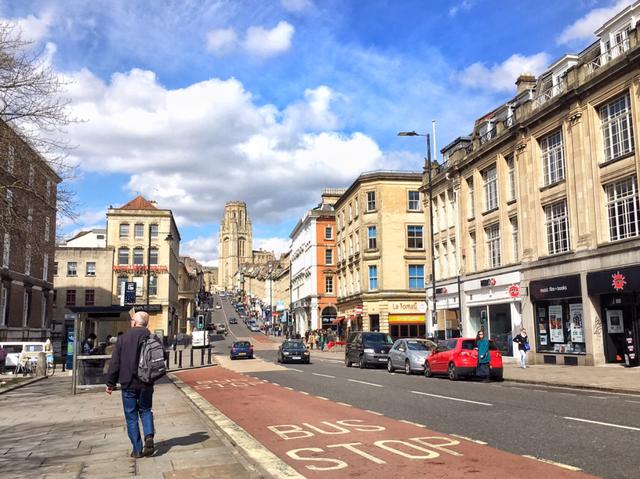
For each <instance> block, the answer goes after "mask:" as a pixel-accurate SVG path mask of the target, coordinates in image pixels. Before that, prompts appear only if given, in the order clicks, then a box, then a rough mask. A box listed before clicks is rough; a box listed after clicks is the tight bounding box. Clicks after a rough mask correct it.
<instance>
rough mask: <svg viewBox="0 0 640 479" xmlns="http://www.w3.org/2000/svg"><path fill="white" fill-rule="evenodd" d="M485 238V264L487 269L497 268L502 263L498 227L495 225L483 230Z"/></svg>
mask: <svg viewBox="0 0 640 479" xmlns="http://www.w3.org/2000/svg"><path fill="white" fill-rule="evenodd" d="M484 233H485V235H486V237H487V262H488V266H489V268H497V267H498V266H500V264H501V263H502V256H501V253H500V225H498V224H495V225H491V226H488V227H487V228H485V229H484Z"/></svg>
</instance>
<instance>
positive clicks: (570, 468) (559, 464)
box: [522, 454, 582, 471]
mask: <svg viewBox="0 0 640 479" xmlns="http://www.w3.org/2000/svg"><path fill="white" fill-rule="evenodd" d="M522 457H526V458H527V459H533V460H534V461H540V462H544V463H545V464H551V465H553V466H557V467H561V468H563V469H568V470H569V471H582V469H580V468H579V467H575V466H570V465H569V464H563V463H561V462H556V461H550V460H549V459H542V458H539V457H535V456H529V455H527V454H523V455H522Z"/></svg>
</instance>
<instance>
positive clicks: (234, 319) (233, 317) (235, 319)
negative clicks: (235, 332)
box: [229, 316, 238, 324]
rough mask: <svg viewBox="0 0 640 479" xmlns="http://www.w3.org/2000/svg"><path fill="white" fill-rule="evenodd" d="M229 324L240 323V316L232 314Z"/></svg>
mask: <svg viewBox="0 0 640 479" xmlns="http://www.w3.org/2000/svg"><path fill="white" fill-rule="evenodd" d="M229 324H238V318H236V317H235V316H231V317H230V318H229Z"/></svg>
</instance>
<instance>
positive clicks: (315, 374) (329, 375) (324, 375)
mask: <svg viewBox="0 0 640 479" xmlns="http://www.w3.org/2000/svg"><path fill="white" fill-rule="evenodd" d="M311 374H313V375H314V376H320V377H322V378H331V379H335V378H336V377H335V376H332V375H331V374H320V373H311Z"/></svg>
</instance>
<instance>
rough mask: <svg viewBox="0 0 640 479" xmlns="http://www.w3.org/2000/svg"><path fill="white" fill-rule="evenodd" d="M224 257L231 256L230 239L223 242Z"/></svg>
mask: <svg viewBox="0 0 640 479" xmlns="http://www.w3.org/2000/svg"><path fill="white" fill-rule="evenodd" d="M222 256H223V257H227V256H229V238H225V239H224V240H222Z"/></svg>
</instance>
